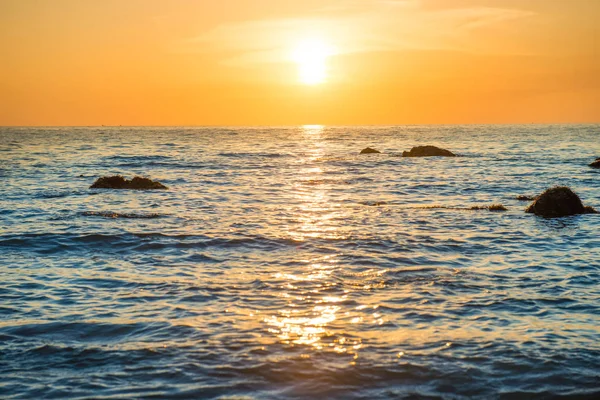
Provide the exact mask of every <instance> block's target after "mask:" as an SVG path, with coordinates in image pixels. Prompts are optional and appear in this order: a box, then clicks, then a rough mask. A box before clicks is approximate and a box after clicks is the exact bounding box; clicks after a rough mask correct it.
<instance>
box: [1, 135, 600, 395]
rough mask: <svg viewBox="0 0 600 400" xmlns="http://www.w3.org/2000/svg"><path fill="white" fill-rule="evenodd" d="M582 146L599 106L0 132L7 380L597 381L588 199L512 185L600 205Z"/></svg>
mask: <svg viewBox="0 0 600 400" xmlns="http://www.w3.org/2000/svg"><path fill="white" fill-rule="evenodd" d="M417 145H436V146H439V147H442V148H445V149H448V150H450V151H452V152H454V153H456V154H458V155H459V157H452V158H449V157H432V158H403V157H401V154H402V151H405V150H409V149H410V148H411V147H413V146H417ZM367 146H369V147H373V148H375V149H377V150H379V151H381V153H380V154H359V152H360V151H361V150H362V149H363V148H365V147H367ZM596 157H600V125H464V126H459V125H451V126H444V125H430V126H417V125H413V126H351V127H350V126H340V127H333V126H331V127H330V126H291V127H249V128H246V127H147V128H146V127H48V128H43V127H35V128H27V127H22V128H20V127H5V128H0V398H2V399H221V400H225V399H227V400H233V399H238V400H251V399H421V398H427V399H530V398H532V399H538V398H539V399H555V398H573V399H592V398H599V397H600V236H599V235H598V228H599V226H600V214H599V215H592V214H585V215H579V216H572V217H564V218H554V219H546V218H542V217H538V216H535V215H533V214H527V213H525V212H524V210H525V208H526V207H527V206H528V205H529V203H530V202H528V201H520V200H517V196H536V195H538V194H540V193H541V192H542V191H544V190H545V189H547V188H550V187H552V186H555V185H566V186H569V187H571V188H572V189H573V190H574V191H575V192H576V193H577V194H578V195H579V196H580V197H581V198H582V200H583V202H584V204H586V205H590V206H593V207H595V208H598V209H600V170H595V169H593V168H590V167H589V166H588V164H589V163H590V162H592V161H594V159H595V158H596ZM117 174H120V175H123V176H125V177H127V178H132V177H133V176H136V175H139V176H145V177H149V178H151V179H154V180H158V181H160V182H162V183H163V184H165V185H166V186H167V187H168V190H156V191H136V190H103V189H90V185H92V183H94V181H95V180H96V179H97V178H99V177H101V176H109V175H117ZM491 204H502V205H503V206H504V207H505V208H506V211H490V210H489V209H486V208H485V206H489V205H491Z"/></svg>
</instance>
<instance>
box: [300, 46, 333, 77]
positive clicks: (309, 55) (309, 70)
mask: <svg viewBox="0 0 600 400" xmlns="http://www.w3.org/2000/svg"><path fill="white" fill-rule="evenodd" d="M332 54H333V50H332V48H331V47H330V46H328V45H327V44H325V43H324V42H323V41H322V40H319V39H309V40H305V41H303V42H301V43H300V44H299V45H298V47H296V50H295V51H294V54H293V60H294V62H295V63H297V64H298V73H299V77H300V81H301V82H302V83H304V84H306V85H317V84H319V83H323V82H325V81H326V80H327V58H328V57H329V56H331V55H332Z"/></svg>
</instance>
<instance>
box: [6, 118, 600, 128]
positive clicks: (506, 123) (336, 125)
mask: <svg viewBox="0 0 600 400" xmlns="http://www.w3.org/2000/svg"><path fill="white" fill-rule="evenodd" d="M450 125H451V126H461V125H474V126H475V125H480V126H485V125H488V126H489V125H600V120H599V121H595V122H482V123H477V122H463V123H409V124H273V125H264V124H256V125H254V124H249V125H244V124H236V125H217V124H215V125H0V128H297V127H306V126H322V127H363V126H364V127H389V126H450Z"/></svg>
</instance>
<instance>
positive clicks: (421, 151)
mask: <svg viewBox="0 0 600 400" xmlns="http://www.w3.org/2000/svg"><path fill="white" fill-rule="evenodd" d="M402 157H456V154H454V153H453V152H451V151H449V150H446V149H440V148H439V147H435V146H416V147H413V148H412V149H410V151H403V152H402Z"/></svg>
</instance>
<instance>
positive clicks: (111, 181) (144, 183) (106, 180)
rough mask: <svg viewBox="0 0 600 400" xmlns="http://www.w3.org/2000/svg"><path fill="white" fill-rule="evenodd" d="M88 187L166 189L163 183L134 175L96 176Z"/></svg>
mask: <svg viewBox="0 0 600 400" xmlns="http://www.w3.org/2000/svg"><path fill="white" fill-rule="evenodd" d="M90 189H133V190H161V189H167V187H166V186H165V185H163V184H162V183H160V182H158V181H153V180H152V179H148V178H142V177H139V176H136V177H134V178H133V179H132V180H128V179H125V178H123V177H122V176H121V175H115V176H103V177H102V178H98V179H97V180H96V182H94V184H93V185H92V186H90Z"/></svg>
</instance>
